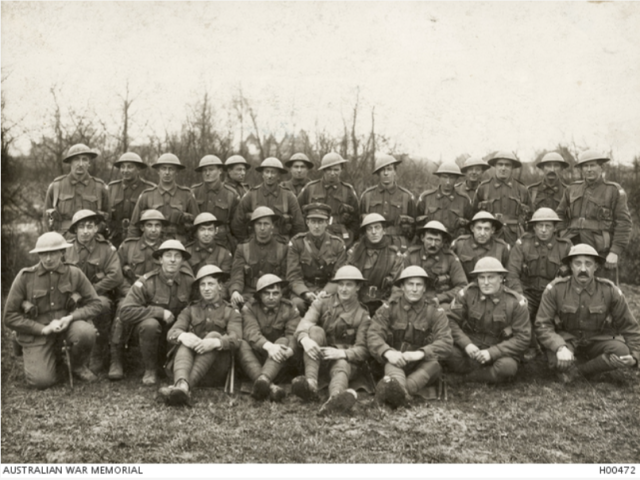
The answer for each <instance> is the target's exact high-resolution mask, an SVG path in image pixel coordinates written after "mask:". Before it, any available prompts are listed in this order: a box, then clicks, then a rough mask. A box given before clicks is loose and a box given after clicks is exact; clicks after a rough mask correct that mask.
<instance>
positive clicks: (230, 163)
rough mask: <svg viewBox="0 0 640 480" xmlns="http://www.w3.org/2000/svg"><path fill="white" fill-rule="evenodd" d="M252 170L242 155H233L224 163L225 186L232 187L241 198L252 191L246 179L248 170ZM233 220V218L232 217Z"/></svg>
mask: <svg viewBox="0 0 640 480" xmlns="http://www.w3.org/2000/svg"><path fill="white" fill-rule="evenodd" d="M250 168H251V164H250V163H249V162H247V161H246V160H245V159H244V157H243V156H242V155H231V156H230V157H229V158H227V161H226V162H224V170H225V172H227V179H226V180H225V182H224V184H225V185H229V186H230V187H232V188H233V189H234V190H235V191H236V192H238V195H239V196H240V198H242V197H244V194H245V193H247V192H248V191H249V190H251V186H249V184H248V183H245V181H244V178H245V177H246V176H247V170H249V169H250ZM231 219H233V217H231Z"/></svg>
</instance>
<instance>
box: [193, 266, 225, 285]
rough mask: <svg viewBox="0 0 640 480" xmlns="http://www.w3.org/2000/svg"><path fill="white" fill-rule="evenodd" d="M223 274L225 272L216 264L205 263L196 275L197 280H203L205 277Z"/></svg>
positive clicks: (215, 276)
mask: <svg viewBox="0 0 640 480" xmlns="http://www.w3.org/2000/svg"><path fill="white" fill-rule="evenodd" d="M223 275H225V273H224V272H223V271H222V270H220V269H219V268H218V267H216V266H215V265H204V266H202V267H200V270H198V274H197V275H196V282H198V281H200V280H202V279H203V278H204V277H214V278H217V277H220V276H223Z"/></svg>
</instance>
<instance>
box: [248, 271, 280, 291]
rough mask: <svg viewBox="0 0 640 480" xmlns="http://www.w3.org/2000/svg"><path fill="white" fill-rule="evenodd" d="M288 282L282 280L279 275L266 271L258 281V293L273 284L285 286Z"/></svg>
mask: <svg viewBox="0 0 640 480" xmlns="http://www.w3.org/2000/svg"><path fill="white" fill-rule="evenodd" d="M286 284H287V282H286V281H285V280H282V279H281V278H280V277H279V276H277V275H273V274H272V273H266V274H264V275H262V276H261V277H260V278H259V279H258V283H256V293H260V291H261V290H264V289H265V288H267V287H270V286H272V285H281V286H282V287H284V286H285V285H286Z"/></svg>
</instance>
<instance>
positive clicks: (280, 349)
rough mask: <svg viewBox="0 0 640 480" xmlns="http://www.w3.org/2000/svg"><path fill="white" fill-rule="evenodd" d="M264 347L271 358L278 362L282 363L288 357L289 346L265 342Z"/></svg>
mask: <svg viewBox="0 0 640 480" xmlns="http://www.w3.org/2000/svg"><path fill="white" fill-rule="evenodd" d="M263 348H264V349H265V350H266V351H267V353H268V354H269V358H271V359H273V360H274V361H276V362H278V363H282V362H284V361H285V360H286V359H287V358H288V357H287V355H286V350H287V347H285V346H284V345H280V344H277V343H271V342H267V343H265V344H264V347H263Z"/></svg>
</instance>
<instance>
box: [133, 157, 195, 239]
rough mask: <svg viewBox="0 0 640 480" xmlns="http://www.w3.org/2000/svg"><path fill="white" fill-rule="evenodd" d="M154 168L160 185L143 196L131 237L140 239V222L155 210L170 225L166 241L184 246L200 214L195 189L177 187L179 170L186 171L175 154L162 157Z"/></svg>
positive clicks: (141, 196) (134, 213)
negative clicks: (175, 241) (168, 239)
mask: <svg viewBox="0 0 640 480" xmlns="http://www.w3.org/2000/svg"><path fill="white" fill-rule="evenodd" d="M152 167H153V168H154V169H155V170H157V171H158V175H159V177H160V182H159V183H158V185H157V186H155V187H153V188H148V189H147V190H145V191H144V192H142V194H141V195H140V198H139V199H138V203H136V206H135V208H134V209H133V214H132V215H131V223H130V225H129V234H128V236H129V237H139V236H140V230H139V228H138V222H139V221H140V216H141V215H142V212H144V211H145V210H148V209H154V210H158V211H159V212H161V213H162V214H163V215H164V218H166V219H167V222H169V225H168V226H167V228H166V231H165V235H166V237H167V238H173V239H177V240H180V242H181V243H184V242H185V241H186V239H187V232H188V230H189V228H190V227H191V226H192V225H193V219H194V218H196V215H198V213H200V211H199V210H198V204H197V203H196V199H195V198H194V197H193V193H191V189H189V188H187V187H183V186H182V185H178V184H177V183H176V175H177V173H178V170H184V168H185V167H184V165H182V164H181V163H180V160H179V159H178V157H176V156H175V155H174V154H173V153H164V154H162V155H160V158H158V161H157V162H156V163H154V164H153V165H152Z"/></svg>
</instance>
